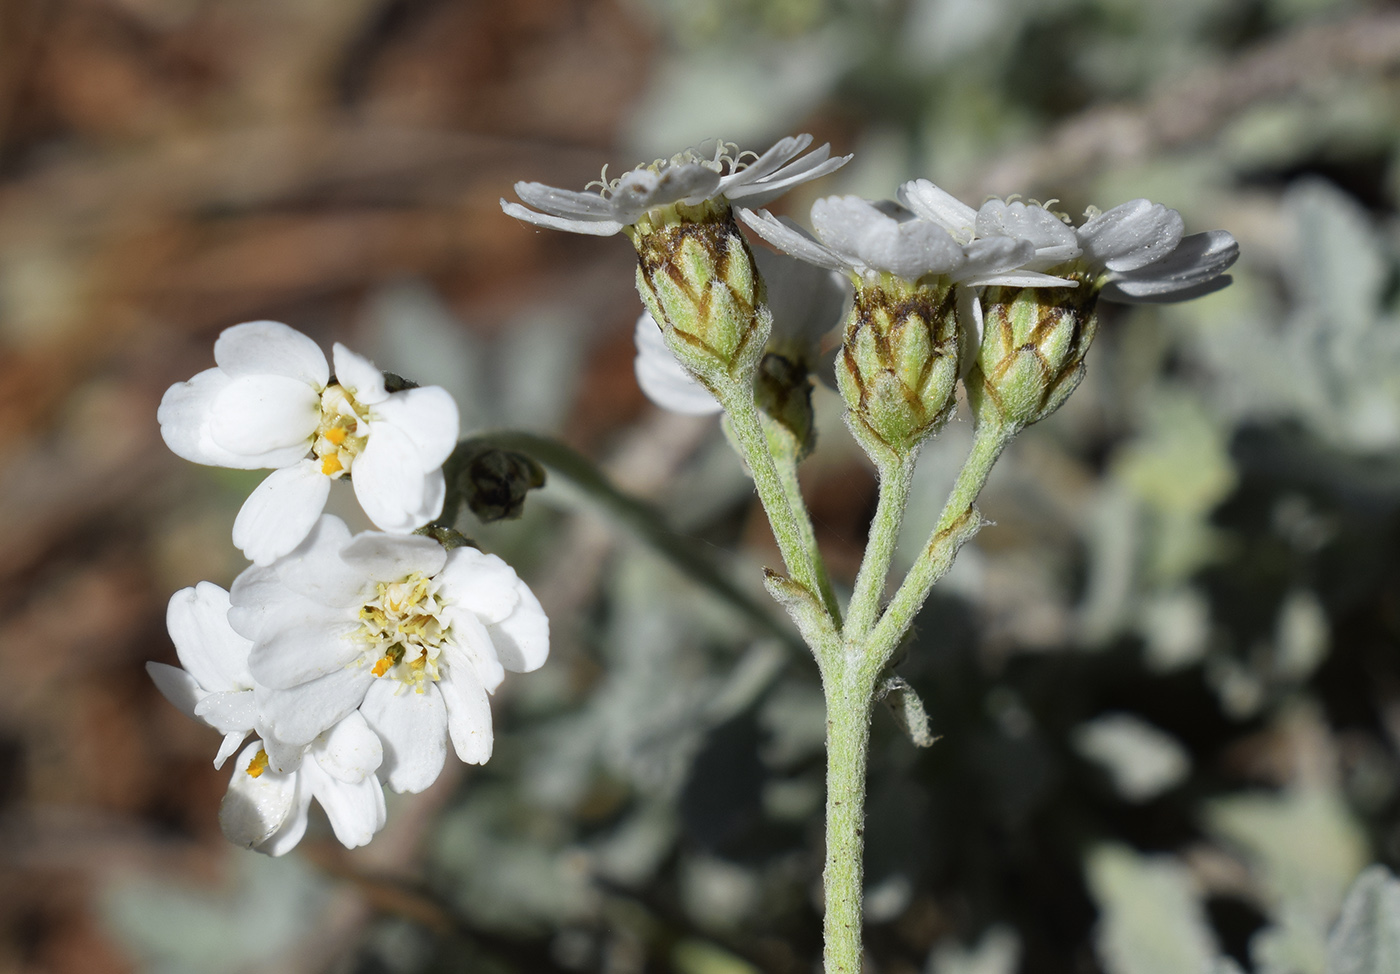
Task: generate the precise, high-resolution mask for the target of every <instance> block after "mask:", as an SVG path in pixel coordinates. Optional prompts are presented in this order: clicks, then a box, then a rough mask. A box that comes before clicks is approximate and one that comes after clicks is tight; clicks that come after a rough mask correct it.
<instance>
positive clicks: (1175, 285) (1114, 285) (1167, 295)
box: [1099, 274, 1234, 304]
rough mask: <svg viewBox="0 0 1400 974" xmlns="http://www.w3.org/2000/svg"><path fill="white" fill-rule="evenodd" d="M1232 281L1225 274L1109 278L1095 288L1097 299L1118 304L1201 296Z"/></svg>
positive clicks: (1160, 301) (1176, 299)
mask: <svg viewBox="0 0 1400 974" xmlns="http://www.w3.org/2000/svg"><path fill="white" fill-rule="evenodd" d="M1233 282H1234V278H1233V277H1231V276H1230V275H1229V274H1221V275H1220V276H1219V277H1213V278H1210V279H1208V280H1204V281H1197V282H1196V283H1194V284H1182V283H1180V282H1175V281H1134V280H1124V281H1109V282H1108V283H1107V284H1105V285H1104V287H1103V290H1101V291H1100V292H1099V300H1101V301H1113V302H1116V303H1118V304H1176V303H1177V302H1179V301H1190V300H1192V299H1193V298H1203V297H1205V296H1206V295H1207V294H1214V293H1215V292H1216V291H1220V290H1223V289H1224V288H1227V287H1229V286H1230V285H1231V283H1233Z"/></svg>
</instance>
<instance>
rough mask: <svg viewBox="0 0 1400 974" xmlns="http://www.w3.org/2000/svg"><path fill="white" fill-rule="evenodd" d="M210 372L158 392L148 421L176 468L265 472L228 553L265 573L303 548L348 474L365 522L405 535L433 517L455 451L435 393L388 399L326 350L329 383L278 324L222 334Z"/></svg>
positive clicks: (450, 413)
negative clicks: (156, 425) (333, 489)
mask: <svg viewBox="0 0 1400 974" xmlns="http://www.w3.org/2000/svg"><path fill="white" fill-rule="evenodd" d="M214 361H215V362H217V363H218V365H217V367H216V368H212V369H207V370H205V371H203V372H201V373H199V374H198V375H196V376H195V377H194V378H193V379H190V380H189V381H188V382H180V383H176V384H175V385H173V386H171V387H170V388H169V389H168V390H166V393H165V396H164V398H163V399H162V400H161V404H160V410H159V411H158V413H157V418H158V419H159V420H160V428H161V435H162V436H163V437H164V438H165V442H166V444H167V445H168V446H169V447H170V449H171V450H173V451H175V453H176V454H178V455H179V456H181V457H184V458H185V459H186V460H192V461H194V462H195V463H204V464H209V465H212V466H219V467H234V468H237V469H241V470H251V469H255V468H258V467H273V468H275V472H274V473H272V474H271V475H270V476H268V478H267V479H266V480H264V481H263V482H262V483H261V484H260V485H258V487H257V488H256V489H255V490H254V491H253V493H252V494H251V495H250V496H249V497H248V500H247V501H246V502H245V503H244V505H243V509H242V510H241V511H239V512H238V518H237V519H236V520H235V521H234V525H233V542H234V544H236V545H237V546H238V547H239V548H241V549H242V550H243V553H244V554H246V555H247V556H248V558H249V559H251V560H252V561H253V562H255V563H256V564H259V565H265V564H268V563H270V562H271V561H272V560H273V559H275V558H277V557H279V556H281V555H284V554H286V553H287V552H288V551H291V550H292V549H293V548H295V547H296V546H297V544H298V543H300V541H301V539H302V538H304V537H306V534H307V532H308V531H310V530H311V526H312V525H313V524H314V523H315V522H316V518H317V517H318V516H320V513H321V510H322V509H323V508H324V507H325V503H326V497H327V496H328V494H329V492H330V483H331V481H332V480H335V479H338V478H340V477H344V476H346V475H347V474H352V476H351V482H352V483H353V484H354V487H355V496H356V497H357V498H358V499H359V501H360V506H361V507H363V508H364V511H365V513H366V514H368V515H369V518H370V520H371V521H373V522H374V523H375V525H377V526H378V527H380V528H382V529H384V530H386V531H395V532H408V531H412V530H414V529H415V528H418V527H421V526H423V525H424V524H427V523H428V522H429V521H431V520H432V519H433V518H435V517H437V516H438V514H439V513H441V511H442V501H443V496H444V493H445V489H444V488H445V483H444V480H443V476H442V470H441V467H442V464H443V462H444V461H445V460H446V459H447V457H448V455H449V454H450V453H451V452H452V449H453V447H454V446H455V445H456V441H457V426H458V420H457V404H456V403H455V402H453V400H452V397H451V395H449V394H448V393H447V391H446V390H444V389H441V388H439V387H437V386H427V387H424V388H419V389H406V390H403V391H400V392H394V393H390V392H389V391H388V390H387V389H386V388H385V385H384V374H383V373H382V372H380V371H379V370H378V369H377V368H375V366H374V364H373V363H372V362H370V361H369V360H368V359H366V358H363V357H362V356H359V355H356V354H355V353H354V352H352V351H350V350H349V349H348V348H346V347H345V346H344V345H340V344H338V343H337V344H336V346H335V381H334V382H333V383H332V382H331V380H330V369H329V368H328V366H327V363H326V357H325V355H323V354H322V352H321V350H320V349H319V348H318V347H317V346H316V343H315V342H313V341H312V340H311V339H310V338H307V337H306V336H305V335H303V334H302V333H301V332H299V331H296V330H294V329H292V328H289V327H287V326H286V325H284V324H281V323H280V322H276V321H250V322H247V323H245V324H241V325H235V326H233V327H232V328H228V329H226V330H225V331H224V332H223V334H221V335H220V336H219V339H218V341H216V342H215V343H214Z"/></svg>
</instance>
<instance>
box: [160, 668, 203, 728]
mask: <svg viewBox="0 0 1400 974" xmlns="http://www.w3.org/2000/svg"><path fill="white" fill-rule="evenodd" d="M146 674H147V675H148V676H149V677H150V678H151V682H152V683H154V684H155V685H156V689H157V690H159V691H160V695H161V696H162V697H164V698H165V699H166V700H169V701H170V702H171V703H172V704H174V705H175V707H176V708H177V709H179V711H180V712H181V713H182V714H184V715H185V716H186V717H194V719H195V720H198V719H199V718H198V717H195V712H194V708H195V707H197V706H198V705H199V701H201V700H203V699H204V698H205V697H206V696H207V695H208V693H209V691H207V690H205V689H204V688H203V687H201V686H200V685H199V681H198V680H196V679H195V678H194V677H192V676H190V675H189V674H188V673H186V672H185V671H184V670H182V669H180V667H178V666H170V665H168V664H166V663H147V664H146Z"/></svg>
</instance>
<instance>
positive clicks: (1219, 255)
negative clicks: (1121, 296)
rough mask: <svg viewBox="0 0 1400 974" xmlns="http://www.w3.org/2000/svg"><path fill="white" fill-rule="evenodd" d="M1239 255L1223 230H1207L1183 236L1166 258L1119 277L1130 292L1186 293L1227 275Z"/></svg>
mask: <svg viewBox="0 0 1400 974" xmlns="http://www.w3.org/2000/svg"><path fill="white" fill-rule="evenodd" d="M1239 256H1240V245H1239V244H1238V243H1237V242H1236V241H1235V238H1234V237H1232V236H1231V235H1230V234H1229V233H1226V232H1225V231H1224V230H1208V231H1206V232H1205V233H1193V234H1191V235H1190V236H1189V237H1182V238H1181V243H1179V244H1177V247H1176V249H1175V250H1173V251H1172V252H1171V253H1170V254H1168V255H1167V256H1166V257H1163V258H1162V259H1161V260H1158V261H1154V262H1153V263H1151V264H1149V265H1147V266H1146V267H1143V268H1141V269H1140V270H1136V271H1127V272H1125V273H1121V274H1117V275H1115V277H1114V280H1115V282H1116V283H1117V284H1118V285H1119V286H1120V287H1122V286H1123V285H1126V284H1129V283H1131V285H1132V287H1131V288H1130V289H1127V290H1128V292H1129V293H1133V292H1134V291H1137V293H1141V294H1167V293H1171V292H1172V291H1176V290H1187V289H1190V288H1194V287H1195V286H1197V285H1199V284H1202V283H1204V282H1206V281H1209V280H1212V279H1213V278H1215V277H1218V276H1219V275H1221V274H1223V273H1225V271H1226V270H1228V269H1229V268H1230V266H1231V265H1232V264H1234V262H1235V261H1236V260H1238V259H1239Z"/></svg>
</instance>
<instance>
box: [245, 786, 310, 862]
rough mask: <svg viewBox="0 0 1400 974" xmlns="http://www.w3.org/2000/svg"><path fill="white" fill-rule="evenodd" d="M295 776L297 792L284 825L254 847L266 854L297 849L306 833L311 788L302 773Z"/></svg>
mask: <svg viewBox="0 0 1400 974" xmlns="http://www.w3.org/2000/svg"><path fill="white" fill-rule="evenodd" d="M294 777H295V778H296V781H297V787H296V794H295V795H294V796H293V798H292V807H291V810H290V811H288V812H287V817H286V818H285V819H284V820H283V822H282V827H281V828H280V829H278V830H277V831H276V832H274V833H272V835H270V836H269V837H268V838H267V839H266V840H265V841H264V842H262V843H261V844H260V845H257V846H255V847H254V848H255V850H256V851H258V852H261V853H262V854H263V855H265V856H285V855H286V854H287V853H289V852H291V851H292V850H293V849H295V848H296V847H297V843H299V842H300V841H301V839H302V836H304V835H306V824H307V819H308V815H307V813H308V812H310V811H311V789H310V788H308V787H307V785H306V779H305V778H304V777H303V776H302V775H300V774H297V775H295V776H294Z"/></svg>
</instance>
